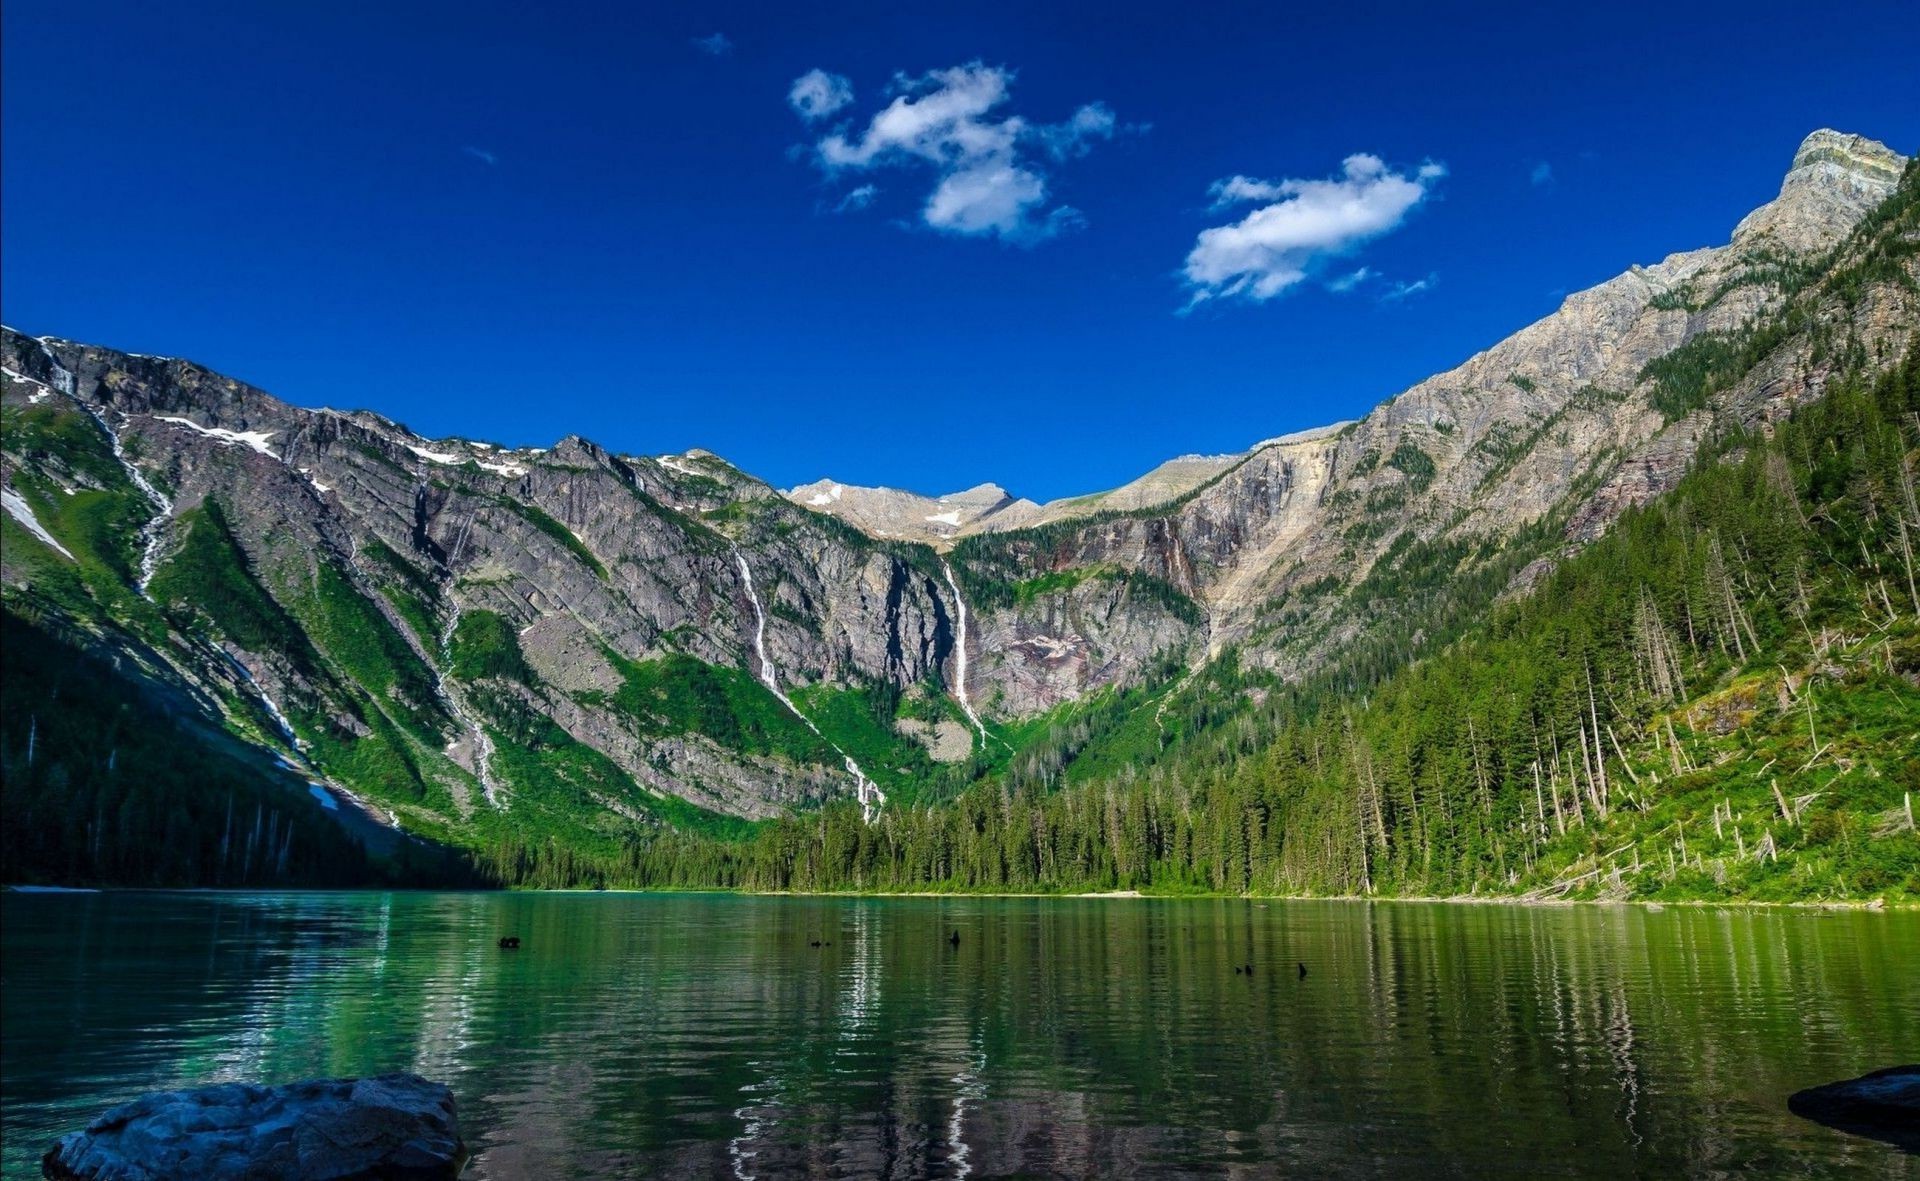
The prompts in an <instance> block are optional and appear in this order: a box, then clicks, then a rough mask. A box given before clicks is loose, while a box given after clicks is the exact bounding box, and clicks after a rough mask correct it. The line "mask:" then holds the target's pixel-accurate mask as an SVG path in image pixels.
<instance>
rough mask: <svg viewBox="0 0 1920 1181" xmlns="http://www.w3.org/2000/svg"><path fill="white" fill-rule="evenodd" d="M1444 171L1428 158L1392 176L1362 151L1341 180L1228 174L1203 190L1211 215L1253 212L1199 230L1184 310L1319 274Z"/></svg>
mask: <svg viewBox="0 0 1920 1181" xmlns="http://www.w3.org/2000/svg"><path fill="white" fill-rule="evenodd" d="M1446 174H1447V170H1446V167H1445V166H1444V165H1441V164H1436V163H1434V162H1432V161H1428V162H1427V163H1424V164H1422V165H1420V166H1419V167H1418V168H1415V169H1413V170H1412V171H1411V172H1406V173H1403V172H1398V171H1395V170H1393V169H1391V168H1388V167H1387V165H1386V163H1385V162H1384V161H1382V160H1381V159H1380V157H1378V156H1373V155H1368V154H1366V153H1364V152H1362V153H1358V154H1355V155H1352V156H1348V157H1347V158H1346V160H1345V161H1343V162H1342V164H1341V173H1340V175H1339V176H1336V177H1331V178H1329V179H1326V180H1296V179H1288V180H1278V181H1268V180H1255V179H1253V178H1251V177H1245V176H1234V177H1229V178H1228V179H1226V180H1222V181H1218V182H1216V183H1215V184H1214V185H1213V187H1212V189H1211V190H1210V192H1211V193H1212V196H1213V199H1214V200H1213V208H1214V209H1215V210H1219V209H1224V208H1227V207H1229V206H1233V205H1238V204H1241V203H1244V202H1253V203H1256V204H1259V206H1260V207H1259V208H1258V209H1255V210H1254V211H1253V212H1251V213H1249V214H1247V215H1246V216H1245V217H1243V218H1241V219H1240V220H1239V221H1236V222H1232V223H1230V224H1228V225H1223V226H1214V227H1213V228H1211V229H1206V230H1202V231H1200V236H1199V238H1198V239H1196V240H1195V242H1194V244H1193V250H1192V251H1191V252H1189V253H1188V255H1187V261H1186V267H1185V278H1186V282H1187V287H1188V289H1189V292H1190V300H1189V303H1188V305H1187V306H1188V307H1192V306H1193V305H1194V304H1197V303H1201V302H1203V301H1205V300H1209V299H1219V298H1224V297H1234V296H1238V297H1240V298H1243V299H1250V300H1253V301H1255V302H1261V301H1264V300H1269V299H1272V298H1273V297H1274V296H1276V295H1279V294H1280V293H1281V292H1283V291H1285V290H1287V289H1288V288H1290V287H1292V286H1294V285H1295V284H1297V283H1300V282H1302V281H1304V280H1305V279H1307V278H1308V277H1309V276H1310V275H1313V274H1316V273H1319V272H1320V269H1321V268H1322V267H1324V266H1325V264H1326V263H1327V261H1328V260H1330V259H1334V258H1338V257H1341V256H1342V255H1346V254H1350V253H1352V252H1353V251H1354V250H1357V249H1358V248H1359V247H1361V246H1362V245H1364V244H1365V243H1367V242H1369V241H1371V240H1373V239H1374V238H1378V237H1380V236H1381V235H1382V234H1386V233H1390V232H1392V231H1393V230H1395V229H1398V228H1399V226H1400V225H1401V223H1402V222H1404V221H1405V220H1406V217H1407V214H1408V213H1409V212H1410V211H1411V210H1412V209H1413V208H1414V207H1415V206H1417V205H1419V204H1420V203H1421V202H1422V201H1425V200H1426V199H1427V197H1428V195H1429V194H1431V193H1432V191H1433V187H1434V185H1435V184H1437V183H1438V182H1439V180H1440V179H1441V178H1442V177H1444V176H1446ZM1363 272H1364V273H1363ZM1368 273H1370V272H1366V268H1364V267H1362V268H1361V269H1360V271H1359V272H1355V275H1354V277H1352V282H1350V283H1349V284H1348V285H1347V287H1346V288H1336V290H1346V289H1350V288H1351V287H1352V286H1354V285H1355V284H1358V283H1359V282H1360V281H1361V280H1363V279H1365V278H1366V277H1367V274H1368Z"/></svg>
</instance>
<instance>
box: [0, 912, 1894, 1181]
mask: <svg viewBox="0 0 1920 1181" xmlns="http://www.w3.org/2000/svg"><path fill="white" fill-rule="evenodd" d="M4 918H5V926H4V932H5V934H4V939H5V944H4V950H5V953H6V955H5V962H6V989H5V992H4V1006H5V1012H4V1017H5V1021H4V1038H5V1043H4V1050H5V1055H4V1057H5V1066H4V1072H5V1073H4V1080H3V1081H4V1088H0V1090H3V1092H4V1093H3V1094H0V1103H4V1118H5V1124H6V1130H7V1135H6V1137H5V1147H4V1152H5V1159H4V1162H0V1163H3V1164H4V1169H0V1171H3V1172H4V1173H5V1174H6V1175H7V1176H15V1175H31V1170H32V1168H33V1161H34V1158H35V1157H36V1156H37V1153H38V1151H39V1149H40V1147H41V1146H42V1145H43V1144H44V1142H45V1141H46V1140H48V1139H50V1138H51V1137H52V1136H53V1135H55V1134H56V1133H58V1132H60V1131H64V1130H67V1129H70V1128H72V1127H75V1126H78V1125H79V1124H81V1123H82V1122H84V1121H85V1120H86V1119H87V1118H89V1117H90V1116H92V1115H94V1114H96V1113H98V1112H99V1111H100V1110H101V1109H103V1108H105V1107H107V1106H109V1105H111V1104H113V1103H115V1102H119V1101H121V1100H124V1099H126V1098H128V1097H130V1096H132V1095H134V1094H137V1093H139V1092H141V1091H146V1090H151V1089H155V1088H158V1087H169V1086H182V1085H190V1084H197V1083H201V1082H208V1081H215V1080H225V1079H264V1080H280V1079H286V1078H293V1077H301V1076H307V1075H318V1074H360V1073H371V1072H374V1071H379V1070H389V1069H414V1070H419V1071H421V1072H423V1073H426V1074H429V1075H431V1076H433V1077H437V1078H442V1079H445V1080H446V1081H447V1082H449V1083H450V1084H451V1085H452V1086H453V1087H454V1089H455V1092H456V1094H457V1095H458V1097H459V1100H460V1104H461V1113H462V1119H463V1122H464V1124H465V1126H466V1129H467V1131H468V1134H469V1138H470V1139H471V1140H472V1142H473V1143H474V1145H475V1147H476V1149H477V1156H476V1160H475V1162H474V1165H473V1168H472V1172H471V1175H473V1176H477V1177H494V1178H504V1177H521V1176H532V1175H552V1174H556V1173H564V1174H568V1175H574V1176H587V1177H624V1176H632V1175H635V1174H648V1173H651V1174H682V1173H694V1174H708V1173H722V1174H728V1173H732V1174H737V1175H740V1176H763V1177H770V1176H779V1175H787V1174H791V1173H795V1172H804V1173H813V1174H819V1175H828V1176H868V1175H872V1174H873V1173H876V1172H892V1173H896V1174H902V1175H920V1174H937V1175H970V1174H971V1175H996V1174H1003V1173H1009V1172H1023V1171H1024V1172H1042V1173H1045V1172H1069V1173H1076V1174H1085V1173H1097V1174H1101V1175H1125V1174H1130V1173H1131V1174H1190V1173H1194V1172H1203V1173H1204V1172H1219V1171H1226V1170H1229V1169H1235V1168H1243V1167H1246V1166H1261V1167H1263V1168H1264V1169H1272V1170H1275V1171H1293V1170H1301V1171H1307V1170H1313V1171H1336V1172H1346V1171H1365V1172H1385V1171H1391V1170H1397V1169H1405V1170H1407V1171H1409V1172H1413V1173H1418V1174H1422V1175H1429V1174H1434V1173H1440V1174H1454V1175H1463V1176H1464V1175H1478V1174H1480V1173H1483V1172H1486V1171H1489V1170H1499V1171H1506V1172H1515V1171H1518V1172H1522V1173H1532V1172H1560V1173H1565V1172H1575V1173H1588V1174H1601V1173H1604V1174H1608V1175H1614V1174H1620V1173H1627V1172H1639V1173H1671V1172H1689V1173H1697V1172H1703V1171H1714V1170H1732V1169H1736V1168H1754V1169H1766V1170H1772V1171H1813V1172H1820V1173H1844V1174H1857V1175H1865V1176H1876V1175H1882V1176H1895V1175H1901V1174H1902V1172H1903V1170H1904V1169H1905V1168H1906V1158H1901V1157H1898V1156H1896V1155H1895V1154H1894V1153H1893V1152H1892V1150H1889V1149H1886V1148H1884V1147H1882V1146H1880V1145H1877V1144H1873V1143H1870V1142H1866V1141H1857V1140H1851V1139H1848V1138H1846V1137H1843V1136H1839V1135H1838V1134H1836V1133H1832V1132H1829V1131H1827V1130H1825V1129H1821V1128H1817V1127H1814V1126H1813V1125H1809V1124H1806V1123H1803V1122H1801V1121H1798V1120H1795V1119H1794V1118H1793V1117H1791V1116H1789V1115H1788V1114H1787V1113H1786V1111H1785V1107H1784V1098H1785V1096H1786V1095H1787V1094H1789V1093H1791V1092H1792V1091H1794V1090H1797V1089H1799V1088H1801V1087H1803V1086H1807V1085H1810V1084H1812V1083H1817V1082H1822V1081H1827V1080H1830V1079H1833V1078H1841V1077H1848V1076H1851V1075H1854V1074H1857V1073H1860V1072H1861V1071H1863V1070H1865V1069H1868V1068H1870V1067H1874V1066H1878V1065H1885V1064H1887V1063H1888V1062H1890V1061H1892V1059H1893V1058H1898V1057H1902V1056H1904V1057H1906V1058H1912V1057H1914V1056H1915V1055H1916V1053H1920V996H1916V990H1913V989H1912V988H1911V987H1910V985H1909V984H1908V982H1907V981H1906V979H1905V978H1904V975H1903V972H1902V969H1901V967H1900V965H1908V966H1910V965H1911V964H1913V963H1920V919H1917V918H1916V917H1914V916H1910V915H1868V914H1836V915H1811V914H1803V913H1798V912H1787V911H1765V910H1758V911H1754V910H1737V911H1733V910H1730V911H1713V910H1697V909H1689V908H1671V909H1668V910H1666V911H1664V912H1658V913H1654V912H1649V911H1645V910H1640V909H1634V908H1624V907H1621V908H1599V907H1576V908H1556V909H1541V908H1516V907H1457V906H1428V905H1414V904H1408V905H1364V904H1353V903H1277V902H1276V903H1268V904H1264V905H1256V904H1248V903H1244V902H1237V901H1189V902H1170V901H1168V902H1163V901H1154V900H1145V901H1129V900H1101V901H1081V900H1058V901H1041V900H1028V899H998V900H971V899H887V900H844V901H843V900H828V899H797V898H738V897H725V896H708V895H678V896H634V895H602V894H592V895H584V894H568V895H526V894H507V895H483V894H396V895H385V894H307V895H270V894H257V895H221V894H201V893H186V894H165V893H155V894H137V893H119V894H102V895H45V896H40V895H35V896H22V895H11V896H8V897H7V898H6V900H5V914H4ZM953 930H959V931H962V932H963V933H964V934H963V938H962V941H961V943H960V945H959V946H958V947H953V946H950V945H949V944H948V942H947V939H946V935H947V933H948V932H950V931H953ZM506 933H514V934H518V935H520V936H521V937H522V938H523V940H524V946H523V949H522V950H521V951H519V952H517V953H510V954H503V953H502V952H500V951H499V950H498V948H497V947H496V946H495V943H496V941H497V939H498V937H499V936H500V935H502V934H506ZM815 941H819V942H821V943H823V944H824V946H821V947H818V948H815V947H813V946H811V944H812V943H813V942H815ZM1299 962H1306V963H1308V964H1309V965H1310V966H1311V972H1310V974H1309V975H1308V976H1307V977H1306V978H1305V979H1301V978H1299V976H1298V975H1297V972H1296V971H1295V968H1294V965H1295V964H1296V963H1299ZM1247 964H1251V965H1253V967H1254V969H1255V971H1254V972H1253V974H1251V975H1246V974H1241V973H1235V972H1234V971H1233V968H1234V967H1236V966H1242V967H1244V966H1245V965H1247Z"/></svg>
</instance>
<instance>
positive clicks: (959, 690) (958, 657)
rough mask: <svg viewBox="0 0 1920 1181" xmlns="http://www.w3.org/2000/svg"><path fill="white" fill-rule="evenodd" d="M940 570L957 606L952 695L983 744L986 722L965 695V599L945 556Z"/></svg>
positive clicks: (985, 736) (985, 738)
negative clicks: (955, 682) (958, 701)
mask: <svg viewBox="0 0 1920 1181" xmlns="http://www.w3.org/2000/svg"><path fill="white" fill-rule="evenodd" d="M940 572H941V573H943V574H945V575H946V576H947V589H948V590H950V591H952V592H953V601H954V604H955V605H956V606H957V607H958V608H959V610H958V611H957V612H956V613H955V615H954V619H955V621H956V622H955V637H954V652H955V657H954V665H955V667H954V679H955V680H956V681H957V682H958V684H956V685H955V686H954V694H953V695H954V696H955V697H957V698H959V699H960V708H961V709H963V710H965V711H966V714H967V720H968V721H970V722H972V723H973V728H974V729H975V730H978V731H980V744H981V745H982V746H984V745H986V742H987V727H986V724H985V723H984V722H982V721H981V720H980V715H979V714H977V713H974V712H973V702H972V701H971V700H969V699H968V697H967V600H966V598H965V596H963V595H962V594H961V593H960V584H959V583H958V582H956V581H955V580H954V577H953V567H952V566H950V565H948V564H947V560H946V559H945V558H942V559H940Z"/></svg>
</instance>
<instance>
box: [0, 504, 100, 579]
mask: <svg viewBox="0 0 1920 1181" xmlns="http://www.w3.org/2000/svg"><path fill="white" fill-rule="evenodd" d="M0 504H4V505H5V506H6V509H7V515H8V516H9V517H12V518H13V519H14V520H16V521H18V522H20V524H22V525H24V526H25V527H26V530H27V532H29V533H31V534H33V535H34V536H35V537H38V538H39V539H40V540H41V541H44V542H46V543H47V545H49V546H50V547H52V548H53V549H56V550H58V551H59V552H60V556H61V557H63V558H65V559H66V560H67V561H69V562H75V563H77V562H79V561H80V559H78V558H76V557H74V556H73V555H72V554H71V553H69V552H68V551H67V547H66V546H64V545H61V544H60V543H59V542H58V541H56V540H54V536H53V534H51V533H49V532H47V531H46V530H45V529H44V528H42V527H41V525H40V518H38V517H36V516H34V515H33V506H32V505H30V504H28V503H27V502H26V501H24V500H22V499H20V495H19V494H18V493H16V492H15V491H14V490H13V489H11V488H8V489H5V490H4V491H0Z"/></svg>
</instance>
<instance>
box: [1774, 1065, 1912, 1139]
mask: <svg viewBox="0 0 1920 1181" xmlns="http://www.w3.org/2000/svg"><path fill="white" fill-rule="evenodd" d="M1787 1110H1788V1111H1791V1112H1793V1114H1795V1115H1797V1116H1799V1117H1801V1118H1802V1119H1810V1120H1812V1121H1814V1122H1815V1123H1818V1124H1825V1125H1826V1126H1827V1127H1830V1128H1837V1129H1839V1130H1840V1131H1842V1132H1851V1133H1853V1134H1854V1135H1856V1136H1867V1137H1871V1138H1872V1139H1875V1140H1884V1141H1886V1142H1887V1143H1889V1144H1892V1145H1894V1146H1896V1147H1899V1148H1903V1149H1905V1150H1906V1151H1908V1152H1912V1153H1920V1066H1916V1065H1909V1066H1889V1067H1887V1068H1886V1069H1885V1070H1876V1071H1874V1072H1872V1073H1871V1074H1863V1075H1861V1076H1860V1077H1859V1078H1850V1079H1847V1080H1846V1081H1844V1082H1838V1083H1828V1084H1826V1085H1825V1086H1821V1087H1808V1088H1807V1089H1806V1090H1804V1091H1798V1092H1796V1093H1795V1094H1794V1095H1793V1096H1792V1097H1790V1098H1789V1099H1788V1100H1787Z"/></svg>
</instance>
